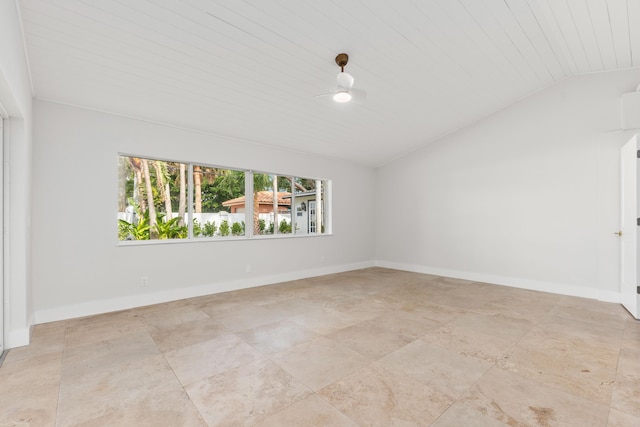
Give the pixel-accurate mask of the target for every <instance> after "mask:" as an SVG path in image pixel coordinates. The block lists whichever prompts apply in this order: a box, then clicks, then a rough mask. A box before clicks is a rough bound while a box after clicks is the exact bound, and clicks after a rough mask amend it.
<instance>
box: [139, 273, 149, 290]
mask: <svg viewBox="0 0 640 427" xmlns="http://www.w3.org/2000/svg"><path fill="white" fill-rule="evenodd" d="M140 286H141V287H143V288H146V287H147V286H149V276H142V277H140Z"/></svg>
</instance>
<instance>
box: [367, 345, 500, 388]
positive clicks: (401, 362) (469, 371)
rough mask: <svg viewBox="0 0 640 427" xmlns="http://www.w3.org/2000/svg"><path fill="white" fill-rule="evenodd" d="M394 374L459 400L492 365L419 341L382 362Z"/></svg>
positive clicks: (386, 357) (384, 358) (383, 359)
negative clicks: (404, 376)
mask: <svg viewBox="0 0 640 427" xmlns="http://www.w3.org/2000/svg"><path fill="white" fill-rule="evenodd" d="M379 362H380V364H382V365H383V366H384V367H385V368H387V369H390V370H392V371H396V372H399V373H402V374H404V375H406V376H408V377H411V378H414V379H416V380H418V381H420V382H421V383H423V384H425V385H427V386H429V387H431V388H432V389H434V390H436V391H439V392H441V393H443V394H446V395H448V396H452V397H454V398H456V397H458V396H459V395H460V394H462V393H463V392H464V391H465V390H467V389H468V388H469V387H470V386H471V385H472V384H473V383H474V382H475V381H476V380H477V379H478V378H479V377H480V376H481V375H482V374H483V373H484V372H486V371H487V369H489V368H490V367H491V365H492V363H491V362H487V361H485V360H480V359H476V358H473V357H469V356H463V355H461V354H458V353H457V352H455V351H451V350H446V349H443V348H440V347H437V346H435V345H433V344H429V343H427V342H424V341H421V340H417V341H414V342H412V343H411V344H408V345H406V346H405V347H403V348H401V349H399V350H397V351H395V352H393V353H391V354H389V355H388V356H385V357H383V358H382V359H380V361H379Z"/></svg>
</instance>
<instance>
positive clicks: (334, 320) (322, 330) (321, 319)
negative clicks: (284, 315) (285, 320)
mask: <svg viewBox="0 0 640 427" xmlns="http://www.w3.org/2000/svg"><path fill="white" fill-rule="evenodd" d="M289 320H291V321H292V322H294V323H296V324H298V325H300V326H302V327H304V328H306V329H308V330H310V331H313V332H315V333H316V334H319V335H326V334H330V333H332V332H335V331H338V330H340V329H344V328H346V327H347V326H351V325H353V323H354V322H353V321H351V320H349V319H345V318H344V316H342V315H341V314H340V313H338V312H337V311H335V310H333V309H330V308H324V307H316V308H315V309H312V310H309V311H308V312H307V313H305V314H301V315H298V316H294V317H291V318H290V319H289Z"/></svg>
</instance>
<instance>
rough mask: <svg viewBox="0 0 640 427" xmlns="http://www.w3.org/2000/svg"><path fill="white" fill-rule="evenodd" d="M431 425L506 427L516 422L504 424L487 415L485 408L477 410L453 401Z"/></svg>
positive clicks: (438, 426)
mask: <svg viewBox="0 0 640 427" xmlns="http://www.w3.org/2000/svg"><path fill="white" fill-rule="evenodd" d="M431 425H432V426H433V427H461V426H464V427H506V426H509V425H511V426H517V424H505V423H503V422H501V421H498V420H496V419H495V418H492V417H490V416H489V415H487V411H486V410H477V409H474V408H471V407H469V406H467V405H463V404H461V403H458V402H456V403H454V404H453V405H452V406H451V407H450V408H449V409H447V410H446V411H445V413H444V414H442V415H441V416H440V418H438V420H437V421H436V422H435V423H433V424H431Z"/></svg>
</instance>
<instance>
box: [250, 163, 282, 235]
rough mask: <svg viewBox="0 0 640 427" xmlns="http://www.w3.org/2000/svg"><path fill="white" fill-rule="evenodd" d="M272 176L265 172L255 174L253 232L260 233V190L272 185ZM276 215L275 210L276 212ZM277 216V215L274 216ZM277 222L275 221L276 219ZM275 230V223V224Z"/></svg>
mask: <svg viewBox="0 0 640 427" xmlns="http://www.w3.org/2000/svg"><path fill="white" fill-rule="evenodd" d="M271 183H272V178H271V177H270V176H269V175H267V174H265V173H254V174H253V234H255V235H257V234H260V200H259V198H258V192H259V191H263V190H267V189H269V187H271ZM275 197H276V204H277V197H278V195H277V192H276V195H275ZM274 215H275V212H274ZM274 218H275V217H274ZM274 222H275V221H274ZM274 230H275V225H274Z"/></svg>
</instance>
